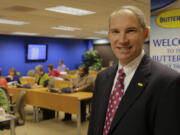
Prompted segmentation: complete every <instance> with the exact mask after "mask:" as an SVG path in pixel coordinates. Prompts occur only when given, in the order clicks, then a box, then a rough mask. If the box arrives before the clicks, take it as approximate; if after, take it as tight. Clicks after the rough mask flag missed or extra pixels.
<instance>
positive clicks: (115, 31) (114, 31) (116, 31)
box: [112, 30, 120, 33]
mask: <svg viewBox="0 0 180 135" xmlns="http://www.w3.org/2000/svg"><path fill="white" fill-rule="evenodd" d="M112 33H120V32H119V31H118V30H112Z"/></svg>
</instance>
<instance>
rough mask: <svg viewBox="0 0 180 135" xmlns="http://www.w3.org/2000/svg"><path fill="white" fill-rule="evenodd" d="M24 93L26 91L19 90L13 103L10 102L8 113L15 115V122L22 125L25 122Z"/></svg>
mask: <svg viewBox="0 0 180 135" xmlns="http://www.w3.org/2000/svg"><path fill="white" fill-rule="evenodd" d="M25 95H26V91H21V92H20V93H19V94H18V96H17V98H16V101H15V103H11V104H10V108H11V112H10V114H13V115H15V116H16V124H17V125H24V124H25V111H24V106H25V104H24V97H25Z"/></svg>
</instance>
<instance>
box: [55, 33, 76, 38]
mask: <svg viewBox="0 0 180 135" xmlns="http://www.w3.org/2000/svg"><path fill="white" fill-rule="evenodd" d="M55 37H67V38H70V37H74V36H73V35H63V34H60V35H55Z"/></svg>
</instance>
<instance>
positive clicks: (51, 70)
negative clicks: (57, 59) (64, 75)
mask: <svg viewBox="0 0 180 135" xmlns="http://www.w3.org/2000/svg"><path fill="white" fill-rule="evenodd" d="M48 70H49V74H48V75H49V76H54V77H61V74H60V73H59V71H58V70H57V69H55V68H54V66H53V65H52V64H49V65H48Z"/></svg>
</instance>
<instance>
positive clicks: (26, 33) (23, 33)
mask: <svg viewBox="0 0 180 135" xmlns="http://www.w3.org/2000/svg"><path fill="white" fill-rule="evenodd" d="M12 34H15V35H30V36H34V35H39V34H38V33H29V32H13V33H12Z"/></svg>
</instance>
